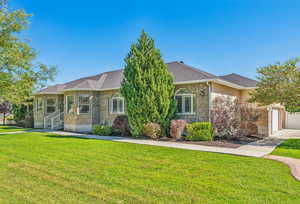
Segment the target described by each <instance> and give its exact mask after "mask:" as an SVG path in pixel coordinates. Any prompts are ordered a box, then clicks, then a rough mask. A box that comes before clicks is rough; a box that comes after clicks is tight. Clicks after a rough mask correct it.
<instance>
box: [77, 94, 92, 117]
mask: <svg viewBox="0 0 300 204" xmlns="http://www.w3.org/2000/svg"><path fill="white" fill-rule="evenodd" d="M81 96H82V97H88V98H89V104H80V97H81ZM81 105H83V106H89V112H87V113H80V106H81ZM90 112H91V95H90V94H79V95H78V107H77V114H78V115H88V114H90Z"/></svg>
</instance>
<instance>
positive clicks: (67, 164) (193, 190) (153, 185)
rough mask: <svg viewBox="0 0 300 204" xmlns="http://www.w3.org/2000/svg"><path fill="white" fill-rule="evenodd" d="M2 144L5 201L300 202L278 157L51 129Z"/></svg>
mask: <svg viewBox="0 0 300 204" xmlns="http://www.w3.org/2000/svg"><path fill="white" fill-rule="evenodd" d="M0 147H1V148H0V181H1V182H0V203H260V204H261V203H300V196H299V193H300V182H297V181H296V180H295V179H294V178H293V177H292V176H291V175H290V169H289V168H288V167H287V166H286V165H284V164H281V163H279V162H276V161H272V160H266V159H259V158H251V157H240V156H233V155H225V154H217V153H207V152H200V151H192V150H182V149H175V148H166V147H156V146H147V145H139V144H129V143H118V142H111V141H101V140H93V139H80V138H72V137H68V136H58V135H53V134H49V133H22V134H13V135H0Z"/></svg>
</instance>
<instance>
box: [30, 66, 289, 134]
mask: <svg viewBox="0 0 300 204" xmlns="http://www.w3.org/2000/svg"><path fill="white" fill-rule="evenodd" d="M167 66H168V69H169V72H170V73H171V74H172V75H173V76H174V83H175V87H176V100H177V113H178V115H179V116H180V117H181V118H182V119H185V120H187V121H189V122H191V121H209V120H210V110H211V104H212V101H213V99H214V98H215V97H217V96H229V97H232V98H238V99H239V100H240V101H246V100H247V99H248V98H249V93H250V92H251V91H253V90H254V89H255V88H256V83H257V81H255V80H252V79H249V78H246V77H243V76H240V75H238V74H229V75H225V76H216V75H213V74H210V73H208V72H205V71H202V70H199V69H196V68H194V67H191V66H189V65H186V64H184V63H183V62H177V61H175V62H170V63H167ZM122 78H123V70H122V69H120V70H115V71H111V72H105V73H102V74H98V75H95V76H90V77H84V78H81V79H77V80H74V81H71V82H67V83H65V84H57V85H54V86H49V87H47V88H45V89H43V90H41V91H39V92H37V93H35V94H34V95H35V108H34V127H35V128H52V129H60V128H61V129H62V128H63V129H64V130H66V131H74V132H90V131H91V129H92V126H93V125H96V124H112V122H113V120H114V118H116V116H118V115H122V114H126V104H125V103H124V99H123V97H122V96H121V95H120V93H119V88H120V86H121V82H122ZM260 110H261V117H260V120H259V121H258V122H257V127H258V133H259V134H264V135H271V134H273V133H274V132H276V131H278V130H280V129H282V128H283V124H284V115H285V113H284V109H283V108H282V107H281V106H279V105H272V106H267V107H261V108H260Z"/></svg>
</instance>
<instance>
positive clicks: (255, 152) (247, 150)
mask: <svg viewBox="0 0 300 204" xmlns="http://www.w3.org/2000/svg"><path fill="white" fill-rule="evenodd" d="M25 132H48V133H51V134H58V135H64V136H73V137H80V138H86V139H97V140H109V141H115V142H127V143H134V144H144V145H153V146H162V147H172V148H179V149H190V150H197V151H205V152H216V153H224V154H233V155H240V156H250V157H264V156H266V155H268V154H270V153H271V152H272V151H273V150H274V149H275V148H276V147H277V146H278V145H279V144H281V143H282V142H283V141H284V140H285V139H289V138H299V139H300V130H298V131H297V130H296V131H295V130H283V131H281V132H280V133H278V134H276V135H274V136H273V137H268V138H266V139H264V140H260V141H256V142H252V143H249V144H247V145H242V146H240V147H238V148H226V147H213V146H205V145H195V144H184V143H179V142H169V141H154V140H150V139H149V140H147V139H134V138H126V137H117V136H97V135H89V134H81V133H73V132H65V131H53V130H45V129H40V130H28V131H17V132H8V133H0V134H16V133H25Z"/></svg>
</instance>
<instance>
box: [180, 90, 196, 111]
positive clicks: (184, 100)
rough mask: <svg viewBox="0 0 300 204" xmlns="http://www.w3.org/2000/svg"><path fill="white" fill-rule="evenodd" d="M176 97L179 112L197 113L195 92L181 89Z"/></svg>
mask: <svg viewBox="0 0 300 204" xmlns="http://www.w3.org/2000/svg"><path fill="white" fill-rule="evenodd" d="M175 99H176V102H177V113H178V114H195V111H196V96H195V94H193V93H191V92H189V91H186V90H182V89H180V90H179V91H178V92H176V95H175Z"/></svg>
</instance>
